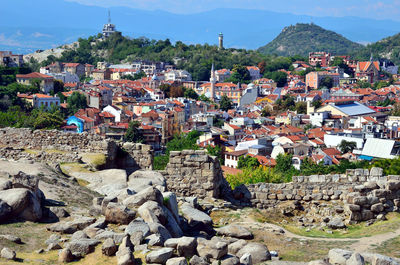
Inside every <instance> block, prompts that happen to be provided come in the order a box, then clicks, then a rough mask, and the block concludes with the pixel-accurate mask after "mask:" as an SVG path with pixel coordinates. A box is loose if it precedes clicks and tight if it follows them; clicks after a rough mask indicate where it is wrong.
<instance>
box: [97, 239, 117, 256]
mask: <svg viewBox="0 0 400 265" xmlns="http://www.w3.org/2000/svg"><path fill="white" fill-rule="evenodd" d="M117 250H118V247H117V245H116V244H115V242H114V240H113V239H112V238H108V239H106V240H105V241H104V243H103V245H102V246H101V252H102V253H103V255H106V256H113V255H114V254H115V253H116V252H117Z"/></svg>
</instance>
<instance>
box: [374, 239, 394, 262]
mask: <svg viewBox="0 0 400 265" xmlns="http://www.w3.org/2000/svg"><path fill="white" fill-rule="evenodd" d="M371 252H376V253H380V254H382V255H386V256H389V257H395V258H400V236H398V237H395V238H393V239H390V240H388V241H385V242H383V243H382V244H381V245H379V246H377V247H375V248H374V249H372V251H371Z"/></svg>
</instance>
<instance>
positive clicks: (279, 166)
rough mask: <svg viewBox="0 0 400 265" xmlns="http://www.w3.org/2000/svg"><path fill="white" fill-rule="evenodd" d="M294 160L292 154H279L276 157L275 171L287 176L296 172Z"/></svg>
mask: <svg viewBox="0 0 400 265" xmlns="http://www.w3.org/2000/svg"><path fill="white" fill-rule="evenodd" d="M292 158H293V155H292V154H279V155H278V156H277V157H276V166H275V170H276V171H278V172H280V173H283V174H287V173H288V172H289V171H292V170H294V167H293V165H292Z"/></svg>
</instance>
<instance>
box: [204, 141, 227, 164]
mask: <svg viewBox="0 0 400 265" xmlns="http://www.w3.org/2000/svg"><path fill="white" fill-rule="evenodd" d="M206 149H207V153H208V154H209V155H212V156H216V157H218V160H219V163H220V165H224V164H225V155H224V153H223V152H222V148H221V147H220V146H218V145H216V146H211V145H207V147H206Z"/></svg>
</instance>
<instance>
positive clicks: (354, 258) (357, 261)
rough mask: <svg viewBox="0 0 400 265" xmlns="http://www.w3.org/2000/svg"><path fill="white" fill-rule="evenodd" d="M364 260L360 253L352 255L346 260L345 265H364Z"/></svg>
mask: <svg viewBox="0 0 400 265" xmlns="http://www.w3.org/2000/svg"><path fill="white" fill-rule="evenodd" d="M364 264H365V262H364V258H363V257H362V256H361V255H360V253H357V252H355V253H353V254H352V255H351V257H350V258H349V259H348V260H346V265H364Z"/></svg>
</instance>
